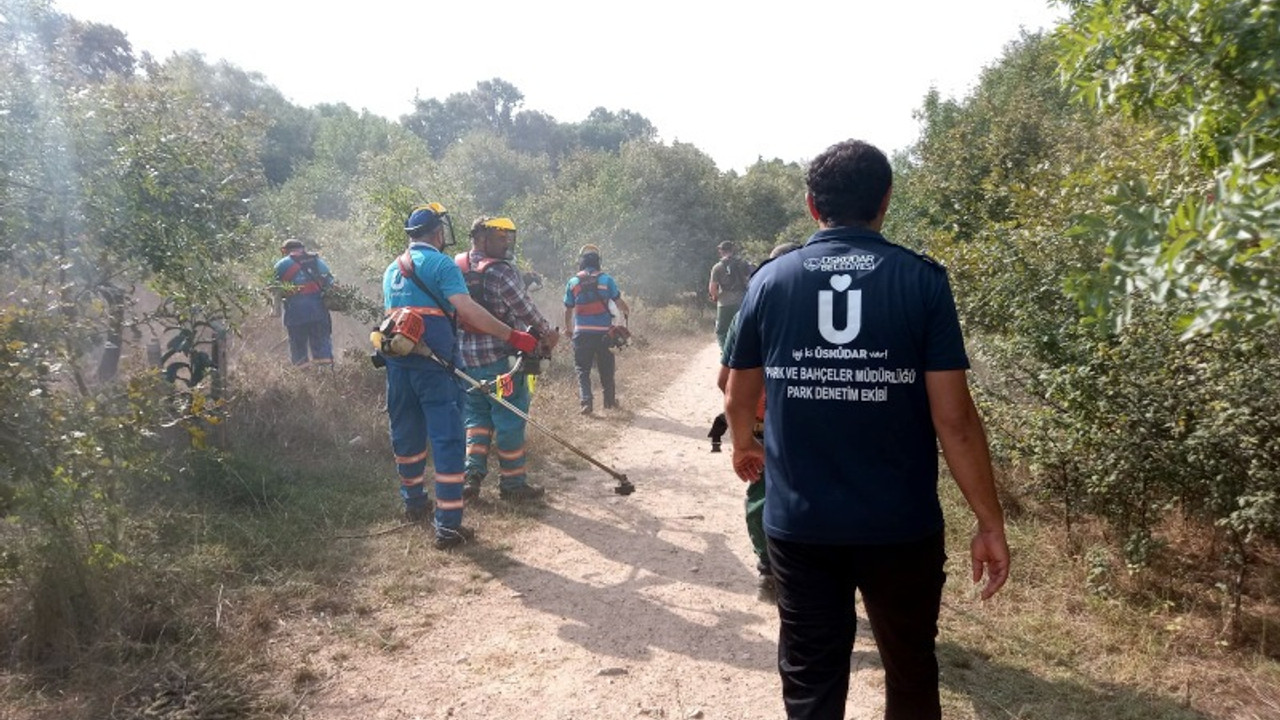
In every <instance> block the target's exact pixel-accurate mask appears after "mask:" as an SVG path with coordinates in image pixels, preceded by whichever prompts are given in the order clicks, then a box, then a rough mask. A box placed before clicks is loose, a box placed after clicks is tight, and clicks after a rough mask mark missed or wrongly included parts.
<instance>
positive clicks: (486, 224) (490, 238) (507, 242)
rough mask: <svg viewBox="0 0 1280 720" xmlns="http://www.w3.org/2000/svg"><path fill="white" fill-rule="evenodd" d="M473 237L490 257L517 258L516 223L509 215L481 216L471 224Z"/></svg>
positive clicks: (477, 246)
mask: <svg viewBox="0 0 1280 720" xmlns="http://www.w3.org/2000/svg"><path fill="white" fill-rule="evenodd" d="M471 239H472V241H473V242H474V243H475V246H476V248H477V249H478V250H480V251H481V252H483V253H484V254H485V255H487V256H488V257H492V258H501V259H504V260H512V259H514V258H515V247H516V224H515V222H514V221H513V220H512V219H511V218H508V217H496V218H495V217H488V216H481V217H478V218H476V221H475V222H474V223H472V224H471Z"/></svg>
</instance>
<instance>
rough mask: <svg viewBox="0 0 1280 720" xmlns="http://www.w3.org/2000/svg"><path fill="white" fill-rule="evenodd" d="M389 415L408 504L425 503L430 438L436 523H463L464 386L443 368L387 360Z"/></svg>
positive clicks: (409, 507)
mask: <svg viewBox="0 0 1280 720" xmlns="http://www.w3.org/2000/svg"><path fill="white" fill-rule="evenodd" d="M386 369H387V415H388V417H389V418H390V421H391V450H392V452H394V453H395V456H396V471H397V472H398V474H399V476H400V497H402V498H403V499H404V505H405V509H406V510H412V509H415V508H424V507H426V506H427V502H428V497H427V490H426V471H427V455H428V452H427V443H428V441H430V443H431V451H430V455H431V457H432V459H433V460H434V468H435V489H436V511H435V522H436V527H437V528H456V527H458V526H460V525H462V506H463V502H462V477H463V475H462V473H463V467H464V464H465V462H466V441H465V436H464V435H463V429H462V388H461V387H460V386H459V385H458V381H457V380H455V379H454V377H453V376H452V375H450V374H449V373H447V372H446V371H445V370H444V369H443V368H415V367H404V366H397V365H393V364H391V363H388V364H387V368H386Z"/></svg>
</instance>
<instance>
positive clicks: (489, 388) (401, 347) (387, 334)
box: [369, 308, 636, 495]
mask: <svg viewBox="0 0 1280 720" xmlns="http://www.w3.org/2000/svg"><path fill="white" fill-rule="evenodd" d="M423 329H424V328H423V323H422V316H420V315H418V314H417V313H414V312H413V311H411V310H408V309H407V308H400V309H398V310H396V311H394V312H393V313H392V314H391V315H388V316H387V318H386V319H385V320H383V321H382V324H381V325H379V326H378V329H377V330H374V331H373V332H372V333H369V340H370V341H371V342H372V343H373V346H374V347H375V348H377V351H378V352H376V353H374V355H373V357H372V358H371V359H372V360H373V365H374V367H383V365H385V364H386V363H385V361H384V360H383V359H382V357H381V356H380V354H379V353H381V354H382V355H389V356H391V357H404V356H406V355H421V356H423V357H425V358H427V359H428V360H431V361H432V362H434V363H436V364H437V365H439V366H440V367H442V368H444V369H445V370H448V371H450V372H452V373H453V374H454V375H455V376H457V378H458V379H459V380H461V381H463V382H464V383H466V384H467V385H469V386H471V388H472V390H474V391H478V392H482V393H485V394H486V395H488V396H489V398H490V399H492V400H494V401H495V402H497V403H498V404H499V405H501V406H503V407H505V408H506V409H508V410H510V411H511V412H513V413H515V414H516V415H517V416H519V417H520V418H522V419H523V420H524V421H525V422H527V423H529V424H530V425H532V426H534V427H535V428H537V429H539V430H541V431H542V432H543V433H545V434H546V435H547V436H548V437H550V438H551V439H552V440H555V441H556V442H558V443H560V444H561V445H563V446H565V447H566V448H568V449H569V450H570V451H572V452H573V453H574V454H575V455H577V456H578V457H580V458H582V459H583V460H586V461H587V462H589V463H591V464H592V465H595V466H596V467H598V468H600V469H601V470H603V471H605V472H606V473H608V474H609V477H612V478H613V479H614V480H617V481H618V484H617V485H616V486H614V488H613V491H614V492H615V493H617V494H619V495H630V494H631V493H633V492H635V491H636V486H635V485H633V484H632V483H631V481H630V480H627V476H626V474H625V473H620V472H618V471H617V470H614V469H613V468H611V467H609V466H608V465H605V464H604V463H602V462H600V461H599V460H597V459H595V458H593V457H591V456H590V455H588V454H587V453H586V452H584V451H582V450H579V449H578V448H577V447H575V446H574V445H573V444H571V443H570V442H569V441H567V440H565V439H564V438H562V437H560V436H559V435H557V434H555V433H554V432H552V431H551V430H550V429H549V428H547V427H545V426H543V425H542V424H540V423H538V422H537V421H536V420H534V419H533V418H531V417H529V414H528V413H526V412H524V411H523V410H521V409H520V408H518V407H516V406H515V405H512V404H511V403H510V402H507V401H506V400H504V399H503V398H502V396H500V395H498V394H496V393H494V392H493V390H494V388H495V386H496V385H497V384H499V383H501V382H503V378H506V381H507V382H508V383H509V382H510V380H511V375H513V374H515V373H517V372H528V373H530V374H537V371H538V370H539V367H538V365H539V363H538V358H529V359H526V358H528V356H527V355H525V354H523V353H522V354H520V355H518V356H517V359H516V365H515V367H514V368H512V369H511V371H510V372H508V373H507V374H505V375H502V376H500V377H499V378H498V380H497V381H496V382H488V383H485V382H481V381H479V380H476V379H475V378H473V377H471V376H470V375H468V374H466V373H464V372H462V371H461V370H459V369H458V368H456V367H454V366H453V364H452V363H450V362H448V361H446V360H444V359H443V358H441V357H440V356H439V355H436V354H435V353H434V352H432V351H431V348H430V347H428V346H427V344H426V343H425V342H422V333H423ZM415 330H416V332H415Z"/></svg>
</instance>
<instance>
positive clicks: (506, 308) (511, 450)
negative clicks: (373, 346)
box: [454, 217, 560, 500]
mask: <svg viewBox="0 0 1280 720" xmlns="http://www.w3.org/2000/svg"><path fill="white" fill-rule="evenodd" d="M515 243H516V225H515V223H514V222H512V220H511V218H505V217H500V218H491V217H481V218H478V219H477V220H476V221H475V223H473V224H472V226H471V249H470V250H469V251H467V252H461V253H458V254H457V255H456V256H455V257H454V262H455V263H457V265H458V268H459V269H461V270H462V276H463V278H464V279H465V280H466V282H467V290H468V292H469V293H470V294H471V299H472V300H475V301H476V302H477V303H479V304H480V306H481V307H483V308H484V309H485V310H488V311H489V312H490V313H491V314H492V315H493V316H494V317H496V318H498V319H499V320H501V321H503V322H504V323H506V324H508V325H510V326H512V327H528V328H531V330H530V332H531V333H532V334H533V335H534V336H535V337H537V338H539V339H540V347H539V352H540V353H542V352H550V351H551V350H552V349H553V348H554V347H555V346H556V343H557V341H559V339H560V333H559V332H558V331H557V330H555V329H554V328H553V327H552V326H551V323H549V322H547V319H546V318H545V317H543V315H542V313H540V312H538V308H537V306H535V305H534V303H533V299H532V298H530V297H529V292H528V290H527V286H526V284H525V282H524V278H523V277H521V275H520V272H519V271H518V270H516V268H515V266H513V265H512V264H511V262H510V261H511V259H512V258H513V257H514V249H515ZM515 354H516V350H515V348H513V347H511V346H510V345H509V344H507V343H506V342H504V341H503V340H501V339H499V338H497V337H494V336H493V335H488V334H485V333H483V332H478V331H477V330H476V329H475V328H473V327H472V326H470V325H468V324H467V323H466V322H464V323H462V339H461V355H462V364H463V365H464V366H465V367H466V369H467V374H468V375H470V376H471V377H473V378H475V379H476V380H479V381H481V382H486V381H496V380H497V379H498V378H499V377H500V376H502V375H506V374H508V373H510V372H511V369H512V368H511V359H510V358H511V356H512V355H515ZM530 361H531V362H537V360H536V359H534V358H530ZM529 385H530V383H529V375H527V374H525V373H523V372H519V373H516V374H514V375H512V376H511V388H510V392H509V393H505V394H504V395H503V399H504V400H506V401H507V402H508V403H510V404H512V405H514V406H516V407H517V408H519V409H520V410H521V411H522V412H524V413H525V414H528V412H529V405H530V403H531V402H532V400H533V393H532V388H530V386H529ZM466 428H467V470H466V478H465V479H466V484H465V485H464V486H463V490H462V494H463V497H465V498H467V499H468V500H470V499H474V498H477V497H479V496H480V484H481V481H482V480H483V479H484V476H485V475H486V474H487V473H488V472H489V451H490V450H491V449H494V448H495V447H496V449H497V454H498V474H499V478H498V495H499V496H500V497H502V498H503V499H505V500H532V499H534V498H538V497H541V496H542V495H543V492H544V490H543V488H542V487H541V486H539V485H532V484H530V483H529V482H528V478H527V476H526V474H525V443H524V439H525V419H524V418H522V417H520V416H519V415H517V414H516V413H514V412H512V411H511V410H510V409H508V408H507V407H505V406H503V405H501V404H500V403H498V402H497V401H496V400H495V399H494V398H493V397H491V396H490V395H489V394H487V393H483V392H479V391H476V390H472V391H470V392H468V393H467V394H466Z"/></svg>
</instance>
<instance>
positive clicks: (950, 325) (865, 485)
mask: <svg viewBox="0 0 1280 720" xmlns="http://www.w3.org/2000/svg"><path fill="white" fill-rule="evenodd" d="M806 181H807V184H808V194H807V196H806V202H807V204H808V206H809V211H810V213H811V214H812V215H813V217H814V218H815V219H816V220H817V221H818V224H819V230H818V232H817V233H815V234H814V235H813V236H812V237H811V238H809V241H808V243H807V244H806V245H805V247H804V248H802V249H800V250H797V251H795V252H792V253H789V254H787V255H784V256H782V257H780V258H778V259H777V260H775V261H773V262H771V263H769V265H768V266H766V267H765V268H764V269H763V270H762V271H761V272H760V273H759V274H758V275H756V276H755V277H754V278H753V279H752V282H751V287H750V289H748V290H747V294H746V298H745V300H744V301H743V305H742V309H741V311H740V313H739V320H738V337H737V342H736V343H735V345H734V349H733V354H732V357H731V358H730V361H729V365H730V367H731V370H730V372H729V380H728V389H727V393H726V400H725V412H726V415H727V416H728V418H729V426H730V428H731V432H732V433H733V466H734V470H735V471H736V472H737V473H738V476H739V477H741V478H742V479H743V480H747V481H752V480H755V479H757V478H759V477H760V475H761V473H762V472H765V474H766V475H767V477H768V483H767V485H766V487H765V508H764V528H765V533H766V535H767V536H768V545H769V560H770V565H771V566H772V568H773V573H774V578H775V580H776V583H777V593H778V617H779V620H780V625H779V633H778V670H779V673H780V675H781V676H782V696H783V704H784V705H785V707H786V711H787V716H788V717H789V718H793V719H794V718H804V719H816V718H821V719H824V720H826V719H839V718H843V717H844V709H845V702H846V697H847V695H848V689H849V669H850V651H851V650H852V647H853V639H854V632H855V630H856V629H857V617H856V616H855V615H854V595H855V592H857V593H861V595H862V600H863V604H864V605H865V607H866V612H867V617H868V618H869V619H870V622H871V629H872V632H874V633H875V638H876V644H877V646H878V647H879V649H880V657H881V660H882V662H883V665H884V671H885V715H884V716H885V718H887V719H888V720H937V719H938V718H941V716H942V711H941V707H940V703H939V698H938V661H937V656H936V652H935V639H936V637H937V633H938V611H939V607H940V605H941V600H942V586H943V582H944V579H945V571H944V563H945V560H946V555H945V548H944V532H943V517H942V507H941V504H940V502H939V500H938V488H937V482H938V452H937V446H938V443H939V441H940V442H941V445H942V453H943V456H944V457H945V458H946V461H947V465H948V467H949V468H950V469H951V475H952V476H953V477H954V478H955V481H956V484H957V485H958V486H959V487H960V490H961V492H962V493H963V494H964V497H965V500H966V501H967V502H968V504H969V507H970V508H971V509H972V511H973V514H974V516H975V517H976V519H977V530H976V532H975V534H974V536H973V540H972V541H971V543H970V548H969V550H970V557H971V561H972V567H973V579H974V581H975V582H977V581H978V580H980V579H981V577H982V575H983V574H984V573H985V575H986V584H985V586H984V587H983V589H982V598H983V599H987V598H989V597H991V596H992V595H993V594H995V593H996V591H998V590H999V589H1000V588H1001V586H1003V585H1004V582H1005V580H1006V579H1007V578H1008V573H1009V547H1008V544H1007V542H1006V540H1005V534H1004V516H1003V513H1002V511H1001V508H1000V503H999V501H998V499H997V497H996V489H995V482H994V479H993V473H992V469H991V459H990V455H989V452H988V449H987V440H986V435H985V433H984V431H983V428H982V422H981V420H980V419H979V418H978V413H977V410H976V409H975V408H974V405H973V400H972V398H971V397H970V395H969V387H968V382H967V378H966V370H967V369H968V367H969V360H968V357H967V355H966V354H965V349H964V341H963V338H962V336H961V332H960V323H959V320H958V319H957V317H956V308H955V301H954V299H953V297H952V294H951V287H950V284H949V283H948V281H947V273H946V270H945V269H943V268H942V267H941V266H940V265H938V264H937V263H936V262H934V261H932V260H930V259H929V258H927V257H925V256H923V255H920V254H918V253H915V252H913V251H911V250H908V249H906V248H904V247H901V246H899V245H895V244H893V243H890V242H889V241H888V240H886V239H885V238H884V236H883V235H881V234H880V228H881V226H882V225H883V223H884V217H885V212H886V210H887V209H888V206H889V197H890V194H891V192H890V191H891V187H892V170H891V169H890V166H889V161H888V159H887V158H886V157H885V156H884V153H882V152H880V151H879V150H877V149H876V148H874V147H872V146H871V145H868V144H866V143H862V142H857V141H848V142H843V143H839V144H837V145H834V146H832V147H831V148H829V149H827V150H826V151H825V152H823V153H822V154H821V155H819V156H818V157H817V158H815V159H814V161H813V162H812V163H811V164H810V166H809V170H808V173H807V177H806ZM762 388H763V389H764V390H765V395H766V405H765V422H764V435H765V441H764V445H763V447H761V444H760V443H759V442H757V441H756V440H755V439H754V438H753V437H752V435H751V426H752V423H753V422H754V421H755V412H756V404H757V402H758V401H759V397H760V391H761V389H762ZM766 468H767V471H766Z"/></svg>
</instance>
